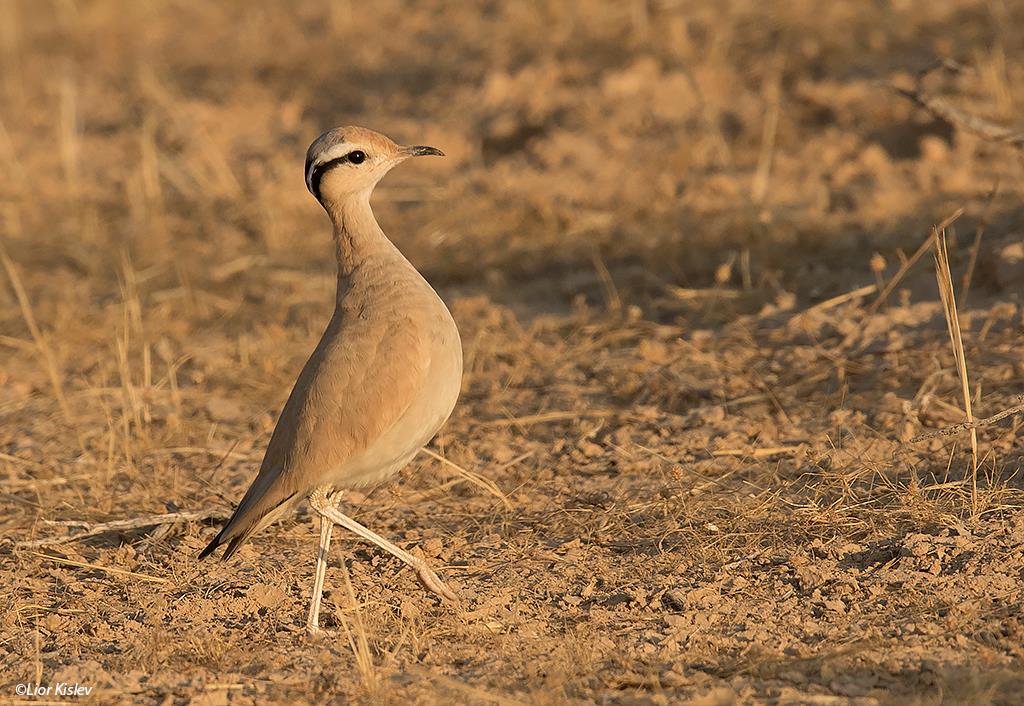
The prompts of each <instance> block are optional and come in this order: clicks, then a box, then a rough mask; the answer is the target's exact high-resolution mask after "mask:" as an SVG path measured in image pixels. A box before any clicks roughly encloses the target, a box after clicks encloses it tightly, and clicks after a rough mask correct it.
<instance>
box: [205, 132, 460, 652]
mask: <svg viewBox="0 0 1024 706" xmlns="http://www.w3.org/2000/svg"><path fill="white" fill-rule="evenodd" d="M430 155H433V156H439V157H443V156H444V153H443V152H442V151H441V150H439V149H437V148H436V147H429V146H425V145H414V146H401V145H398V144H396V143H395V142H394V141H392V140H391V139H390V138H388V137H386V136H384V135H382V134H380V133H377V132H374V131H373V130H369V129H367V128H362V127H355V126H347V127H337V128H334V129H332V130H328V131H327V132H325V133H323V134H322V135H320V136H319V137H318V138H317V139H316V140H314V141H313V143H312V144H310V146H309V149H308V150H307V152H306V165H305V177H306V188H307V189H308V190H309V192H310V193H311V194H312V195H313V197H314V198H315V199H316V200H317V201H318V202H319V203H320V205H321V206H322V207H323V209H324V211H326V213H327V216H328V217H329V218H330V221H331V225H332V226H333V240H334V252H335V257H336V259H337V266H338V288H337V295H336V297H335V308H334V314H333V315H332V317H331V319H330V321H329V322H328V324H327V327H326V330H325V331H324V334H323V336H322V337H321V338H320V342H319V343H318V344H317V346H316V348H315V349H314V350H313V353H312V354H311V355H310V357H309V360H308V361H307V362H306V364H305V366H304V367H303V368H302V371H301V372H300V373H299V376H298V379H297V380H296V382H295V385H294V387H293V389H292V391H291V394H290V395H289V397H288V400H287V402H286V403H285V405H284V407H283V409H282V411H281V415H280V418H279V419H278V422H277V426H276V427H275V429H274V432H273V434H272V435H271V438H270V442H269V443H268V445H267V449H266V452H265V454H264V457H263V462H262V464H261V465H260V469H259V473H258V474H257V476H256V478H255V480H253V482H252V484H251V485H250V486H249V489H248V490H247V491H246V493H245V495H244V496H243V497H242V500H241V501H240V502H239V503H238V506H237V507H236V508H235V511H234V513H233V514H232V515H231V517H230V518H229V519H228V521H227V522H226V523H225V524H224V526H223V527H222V528H221V530H220V532H219V533H218V534H217V536H216V537H214V538H213V540H212V541H211V542H210V543H209V545H208V546H207V547H206V548H205V549H203V551H202V552H201V553H200V554H199V558H200V559H203V558H205V557H207V556H209V555H210V554H212V553H213V552H214V551H215V550H216V549H217V548H218V547H220V546H221V545H224V544H227V548H226V550H225V551H224V554H223V557H222V558H223V559H227V558H230V557H231V556H232V555H233V554H234V553H235V552H237V551H238V549H239V547H241V546H242V545H243V544H244V543H245V542H246V541H247V540H248V539H249V538H250V537H252V535H253V534H255V533H256V532H258V531H260V530H261V529H263V528H265V527H267V526H268V525H270V524H272V523H273V522H275V521H276V520H278V519H279V518H281V517H282V516H283V515H285V514H286V513H287V512H289V511H290V510H292V509H294V508H295V507H296V506H297V505H298V504H300V503H301V501H302V500H303V499H304V498H305V499H307V500H308V502H309V505H310V507H311V508H312V510H313V511H314V512H315V513H316V515H318V516H319V520H320V544H319V550H318V552H317V557H316V569H315V572H314V577H313V591H312V599H311V603H310V607H309V612H308V614H307V618H306V629H307V631H308V632H309V633H311V634H316V633H318V632H320V627H319V615H320V601H321V595H322V593H323V584H324V577H325V575H326V571H327V555H328V550H329V549H330V543H331V535H332V531H333V527H334V525H339V526H341V527H344V528H346V529H348V530H350V531H352V532H354V533H355V534H357V535H359V536H360V537H362V538H364V539H366V540H368V541H370V542H372V543H373V544H375V545H377V546H378V547H380V548H381V549H383V550H384V551H386V552H388V553H390V554H392V555H393V556H395V557H397V558H398V559H400V560H401V561H403V562H405V563H406V564H408V565H409V566H411V567H413V568H414V569H415V570H416V571H417V573H418V576H419V579H420V581H421V582H422V583H423V585H424V586H425V587H426V588H427V589H429V590H430V591H432V592H434V593H435V594H437V595H439V596H440V597H441V598H442V599H443V600H446V601H451V602H453V603H456V602H457V600H458V599H457V597H456V595H455V593H454V592H452V591H451V589H449V588H448V586H447V585H445V583H444V582H443V581H442V580H441V579H440V577H438V575H437V574H436V573H435V572H434V570H433V569H432V568H431V567H430V566H429V565H428V564H427V563H426V562H425V561H424V560H423V559H420V558H419V557H416V556H413V555H412V554H410V553H409V552H407V551H405V550H403V549H401V548H400V547H398V546H396V545H395V544H393V543H392V542H390V541H388V540H387V539H385V538H383V537H381V536H380V535H379V534H377V533H376V532H374V531H373V530H371V529H369V528H367V527H364V526H363V525H361V524H360V523H358V522H356V521H355V520H354V519H352V518H350V517H348V516H347V515H345V514H344V513H342V512H341V510H340V509H339V507H338V503H339V501H340V500H341V499H342V498H343V496H344V493H345V491H346V490H349V489H354V488H360V487H365V486H368V485H371V484H375V483H379V482H380V481H383V480H385V479H387V478H388V477H390V476H393V475H394V474H395V473H397V472H398V471H399V470H401V469H402V468H403V467H405V466H406V465H407V464H408V463H409V461H410V460H412V458H413V457H414V456H415V455H416V453H417V452H418V451H419V450H420V449H421V448H422V447H423V446H424V445H425V444H427V443H428V442H429V441H430V440H431V439H432V438H433V437H434V435H435V434H436V433H437V431H438V430H439V429H440V428H441V426H442V425H443V424H444V423H445V422H446V421H447V420H448V417H449V416H450V415H451V413H452V410H453V409H454V408H455V404H456V401H457V399H458V396H459V392H460V387H461V383H462V343H461V339H460V338H459V330H458V328H457V326H456V325H455V320H454V319H453V318H452V315H451V313H450V312H449V311H448V308H447V307H446V306H445V304H444V302H443V301H442V300H441V298H440V296H438V294H437V292H435V291H434V289H433V288H432V287H431V286H430V284H428V283H427V281H426V280H425V279H424V278H423V276H422V275H421V274H420V273H419V272H418V271H417V270H416V269H415V267H413V265H412V264H411V263H410V262H409V261H408V260H407V259H406V258H405V257H404V256H403V255H402V253H401V252H400V251H399V249H398V248H397V247H396V246H395V245H394V244H393V243H392V242H391V240H389V239H388V237H387V236H386V235H385V234H384V231H383V230H381V228H380V226H379V225H378V224H377V220H376V218H375V217H374V215H373V210H372V209H371V207H370V195H371V193H372V192H373V189H374V187H375V186H376V185H377V183H378V182H379V181H380V180H381V179H382V178H383V177H384V175H385V174H387V173H388V172H389V171H390V170H391V169H392V168H394V167H396V166H397V165H399V164H401V163H402V162H404V161H406V160H407V159H409V158H411V157H421V156H430Z"/></svg>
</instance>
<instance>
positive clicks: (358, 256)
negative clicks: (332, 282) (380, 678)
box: [327, 192, 397, 296]
mask: <svg viewBox="0 0 1024 706" xmlns="http://www.w3.org/2000/svg"><path fill="white" fill-rule="evenodd" d="M327 212H328V214H329V215H330V217H331V222H332V223H333V224H334V247H335V254H336V256H337V258H338V292H339V296H340V294H341V290H342V288H343V287H347V283H348V282H349V280H350V279H351V277H352V274H353V273H354V272H355V271H356V269H358V268H359V266H360V265H361V264H363V263H365V262H366V261H367V260H370V259H371V258H374V257H375V256H382V255H390V254H392V253H396V252H397V248H395V246H394V245H392V243H391V241H390V240H388V237H387V236H386V235H384V231H382V230H381V229H380V226H379V225H377V219H376V218H374V217H373V210H372V209H371V208H370V194H369V192H367V193H365V194H354V195H352V196H351V197H350V198H348V199H346V200H345V201H343V202H341V203H339V204H337V205H332V207H330V208H328V210H327Z"/></svg>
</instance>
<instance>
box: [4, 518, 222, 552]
mask: <svg viewBox="0 0 1024 706" xmlns="http://www.w3.org/2000/svg"><path fill="white" fill-rule="evenodd" d="M223 517H225V515H224V513H223V512H222V511H220V510H199V511H190V512H166V513H163V514H159V515H146V516H144V517H133V518H130V519H127V520H114V521H112V522H103V523H101V524H98V525H93V526H92V527H90V528H89V529H88V530H86V531H85V532H79V533H78V534H69V535H66V536H64V537H47V538H45V539H31V540H26V541H23V542H18V543H17V544H16V545H15V546H17V547H48V546H53V545H55V544H66V543H67V542H77V541H78V540H80V539H85V538H86V537H95V536H96V535H98V534H103V533H105V532H120V531H122V530H131V529H138V528H140V527H153V526H156V525H166V524H171V523H174V522H196V521H202V520H208V519H211V518H223ZM81 524H82V525H83V526H85V527H89V525H88V524H87V523H84V522H83V523H81Z"/></svg>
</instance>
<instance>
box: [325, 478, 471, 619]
mask: <svg viewBox="0 0 1024 706" xmlns="http://www.w3.org/2000/svg"><path fill="white" fill-rule="evenodd" d="M309 504H310V505H311V506H312V507H313V509H314V510H316V511H317V512H318V513H320V516H321V517H322V518H325V519H328V520H330V521H331V522H333V523H334V524H337V525H340V526H342V527H344V528H345V529H347V530H350V531H352V532H355V533H356V534H358V535H359V536H360V537H362V538H363V539H366V540H369V541H370V542H372V543H373V544H376V545H377V546H378V547H380V548H381V549H383V550H384V551H386V552H388V553H389V554H391V555H392V556H395V557H397V558H399V559H401V560H402V561H404V562H405V563H406V564H408V565H409V566H411V567H412V568H414V569H416V573H417V574H418V575H419V577H420V581H421V582H422V583H423V585H424V586H426V587H427V588H428V589H429V590H431V591H433V592H434V593H436V594H437V595H439V596H441V597H442V598H445V599H447V600H450V601H452V602H457V601H458V598H457V597H456V595H455V594H454V593H453V592H452V591H451V589H450V588H448V587H447V586H446V585H445V584H444V581H442V580H441V579H440V578H439V577H438V575H437V574H436V573H434V570H433V569H431V568H430V566H429V565H428V564H427V562H425V561H423V560H422V559H420V558H418V557H415V556H413V555H412V554H410V553H409V552H407V551H405V550H404V549H399V548H398V547H397V546H395V545H394V544H392V543H391V542H389V541H388V540H386V539H384V538H383V537H381V536H380V535H379V534H377V533H376V532H374V531H373V530H372V529H370V528H368V527H364V526H363V525H361V524H359V523H358V522H356V521H355V520H353V519H352V518H351V517H348V516H347V515H345V514H343V513H342V512H341V511H340V510H338V508H336V507H334V505H333V504H332V503H331V502H330V498H329V497H328V494H327V492H326V488H317V489H315V490H314V491H313V492H312V493H310V495H309Z"/></svg>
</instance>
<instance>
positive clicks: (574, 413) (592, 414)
mask: <svg viewBox="0 0 1024 706" xmlns="http://www.w3.org/2000/svg"><path fill="white" fill-rule="evenodd" d="M618 414H621V412H620V411H619V410H616V409H591V410H585V409H584V410H567V411H565V412H542V413H540V414H527V415H525V416H523V417H508V418H507V419H488V420H486V421H483V422H480V423H479V424H478V425H477V426H480V427H511V426H527V425H529V424H544V423H545V422H561V421H564V420H566V419H588V418H589V419H593V418H597V419H603V418H605V417H614V416H616V415H618Z"/></svg>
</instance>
